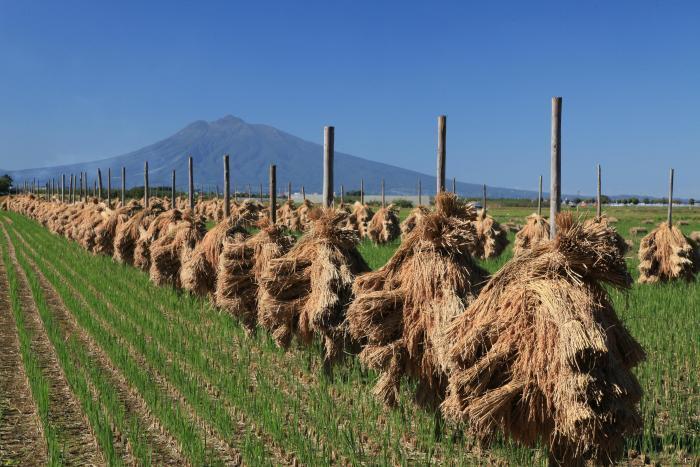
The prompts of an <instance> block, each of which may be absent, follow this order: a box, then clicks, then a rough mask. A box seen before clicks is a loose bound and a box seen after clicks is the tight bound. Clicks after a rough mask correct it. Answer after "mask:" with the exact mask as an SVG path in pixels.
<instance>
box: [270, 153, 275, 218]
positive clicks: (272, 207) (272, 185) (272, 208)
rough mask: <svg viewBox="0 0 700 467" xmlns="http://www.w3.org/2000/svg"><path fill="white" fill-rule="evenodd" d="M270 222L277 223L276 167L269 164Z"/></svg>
mask: <svg viewBox="0 0 700 467" xmlns="http://www.w3.org/2000/svg"><path fill="white" fill-rule="evenodd" d="M270 220H271V221H272V224H273V225H274V224H276V223H277V166H276V165H275V164H270Z"/></svg>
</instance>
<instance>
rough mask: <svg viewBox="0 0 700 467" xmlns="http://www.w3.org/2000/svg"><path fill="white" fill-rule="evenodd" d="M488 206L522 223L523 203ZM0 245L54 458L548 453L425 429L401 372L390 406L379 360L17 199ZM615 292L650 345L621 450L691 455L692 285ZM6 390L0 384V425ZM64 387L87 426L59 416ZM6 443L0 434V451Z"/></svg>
mask: <svg viewBox="0 0 700 467" xmlns="http://www.w3.org/2000/svg"><path fill="white" fill-rule="evenodd" d="M491 213H492V214H493V215H494V216H495V217H496V218H497V219H498V220H499V221H501V222H509V221H513V222H517V223H522V221H523V219H524V217H525V216H526V215H528V214H529V213H530V210H529V209H525V208H494V209H493V210H492V212H491ZM607 213H608V215H609V216H614V217H616V218H618V219H619V222H618V223H617V224H616V226H617V228H618V231H619V232H620V233H621V234H623V236H625V237H626V238H631V237H630V236H629V234H628V232H629V229H630V228H631V227H637V226H642V227H646V228H648V229H649V230H651V229H652V228H653V227H654V225H655V224H657V223H658V222H660V221H661V220H662V219H664V218H665V210H663V209H660V208H611V209H609V210H608V211H607ZM401 214H402V216H405V215H406V210H404V211H403V212H402V213H401ZM580 215H582V216H584V215H590V211H589V212H583V211H581V212H580ZM675 219H676V220H684V221H687V222H688V225H683V226H682V227H681V228H682V229H683V230H684V232H685V233H690V232H691V231H694V230H700V209H698V210H690V209H688V208H687V207H685V208H677V210H676V211H675ZM645 220H652V221H653V224H651V225H647V224H643V221H645ZM509 238H510V240H511V243H512V240H513V234H512V233H511V234H509ZM632 240H634V242H635V246H634V247H633V249H632V250H631V252H630V254H629V255H630V257H629V258H628V264H629V267H630V270H631V272H632V274H633V276H634V277H635V278H636V277H637V272H636V264H637V261H636V248H637V246H638V243H639V241H638V240H639V239H634V238H632ZM398 244H399V243H398V241H396V242H394V243H393V244H391V245H387V246H382V247H377V246H374V245H372V244H371V243H369V242H366V241H365V242H363V243H362V244H361V246H360V251H361V253H362V254H363V256H364V257H365V259H366V260H367V262H368V264H370V266H371V267H372V268H377V267H380V266H381V265H382V264H384V263H385V262H386V261H387V260H388V258H389V257H391V255H392V253H393V251H394V250H395V249H396V247H397V246H398ZM0 250H1V253H2V256H1V258H2V264H3V266H2V270H0V276H2V277H0V287H4V286H5V285H4V284H5V283H7V284H8V285H7V287H8V290H9V294H8V295H9V297H10V299H9V300H8V301H7V305H6V308H8V310H5V309H0V312H2V313H6V312H7V313H11V315H10V316H12V322H13V323H14V324H15V326H16V329H17V335H18V336H19V338H18V342H19V348H20V351H21V356H22V362H23V366H24V369H25V372H26V374H27V380H28V387H29V389H30V390H31V395H32V398H33V399H34V400H35V401H39V402H37V404H36V405H37V406H38V410H37V414H36V416H37V420H38V421H37V423H39V424H40V425H41V426H42V427H43V430H42V431H41V433H42V435H41V436H42V438H43V440H39V441H37V443H38V444H39V445H42V446H44V448H43V449H46V452H47V453H48V454H47V457H48V462H49V463H51V464H54V465H60V464H62V463H64V462H67V460H71V459H75V458H76V457H77V456H90V455H92V456H93V458H92V459H89V460H90V461H94V462H96V463H98V464H99V463H108V464H121V463H126V464H128V463H132V462H133V463H136V464H140V465H150V464H174V463H189V464H192V465H204V464H207V465H219V464H229V463H237V462H242V463H244V464H248V465H280V464H291V465H294V464H298V463H301V464H306V465H327V464H341V465H360V464H368V465H398V464H401V465H409V464H411V465H414V464H429V463H435V464H440V465H442V464H448V465H469V464H485V463H488V464H490V463H499V462H500V463H506V464H512V465H528V464H536V465H544V464H546V461H547V454H546V452H545V450H544V449H526V448H522V447H518V446H516V445H513V444H512V443H511V442H509V441H508V440H497V441H496V442H495V444H494V445H493V446H491V447H489V448H486V447H482V446H477V445H476V444H475V442H474V441H473V440H470V439H468V438H466V437H465V436H464V435H463V434H462V430H461V427H458V426H447V427H445V428H444V430H442V431H440V430H436V426H435V425H436V418H435V416H434V414H433V413H430V412H427V411H424V410H421V409H417V408H416V407H415V406H414V405H413V403H412V402H411V391H412V387H411V382H409V381H406V382H405V384H403V386H402V394H401V399H400V403H399V405H398V407H396V408H394V409H387V408H385V407H383V406H382V405H381V404H380V403H378V402H377V401H376V400H375V399H374V397H373V396H372V393H371V388H372V386H373V384H374V381H375V378H376V374H375V373H373V372H371V371H367V370H365V369H363V368H361V366H360V365H359V362H358V360H357V359H356V358H355V357H353V356H349V357H348V358H347V359H346V360H345V362H344V363H342V364H340V365H339V366H337V367H336V368H335V370H334V372H333V374H332V375H327V374H324V373H323V371H321V368H322V355H321V346H320V345H317V346H315V347H314V348H313V349H312V350H309V349H308V348H301V347H298V346H293V348H292V349H290V350H289V351H288V352H283V351H281V350H279V349H278V348H277V347H276V346H275V344H274V342H273V341H272V339H271V338H270V337H269V336H268V335H267V334H266V333H265V332H264V331H262V330H258V332H257V333H256V334H255V335H254V336H247V335H246V334H245V332H244V330H243V328H242V326H240V325H239V323H237V322H236V321H235V320H234V319H233V318H231V317H230V316H228V315H226V314H224V313H221V312H219V311H218V310H216V309H215V308H213V307H212V306H211V305H210V304H209V303H208V301H206V300H204V299H200V298H197V297H192V296H190V295H188V294H187V293H183V292H182V291H177V290H173V289H171V288H158V287H155V286H154V285H153V284H151V282H150V281H149V278H148V275H147V274H144V273H142V272H140V271H138V270H136V269H134V268H131V267H127V266H123V265H120V264H117V263H115V262H114V261H113V260H112V259H111V258H107V257H101V256H93V255H91V254H89V253H87V252H85V251H84V250H83V249H82V248H81V247H80V246H79V245H77V244H75V243H71V242H69V241H67V240H65V239H64V238H62V237H58V236H56V235H53V234H51V233H50V232H49V231H48V230H46V229H45V228H44V227H42V226H41V225H39V224H38V223H36V222H34V221H31V220H28V219H26V218H24V217H22V216H20V215H18V214H14V213H7V212H1V213H0ZM510 256H511V250H510V247H509V248H508V250H507V251H506V252H505V254H504V255H502V256H501V257H500V258H498V259H496V260H491V261H484V262H482V264H483V266H484V267H485V268H486V269H488V270H489V271H491V272H495V271H497V270H498V269H499V268H500V267H501V266H502V265H503V264H504V263H505V262H506V261H507V260H508V258H509V257H510ZM611 293H612V297H613V300H614V303H615V308H616V310H617V312H618V314H619V315H620V316H621V317H622V319H623V321H624V322H625V323H626V325H627V326H628V327H629V328H630V330H631V332H632V334H633V335H634V336H635V337H636V338H637V339H638V340H639V341H640V342H641V343H642V345H643V346H644V348H645V349H646V351H647V353H648V358H647V361H646V362H644V363H643V364H642V365H640V366H639V367H638V368H637V369H636V370H635V371H636V374H637V375H638V377H639V379H640V381H641V384H642V387H643V388H644V390H645V395H644V398H643V400H642V404H641V410H642V413H643V417H644V421H645V429H644V433H643V434H642V435H640V436H638V437H636V438H634V439H629V440H628V449H627V450H628V452H629V453H630V456H631V457H633V458H635V459H634V460H635V461H639V460H642V461H643V460H644V456H648V457H649V459H650V461H652V462H654V461H658V462H661V463H663V464H693V463H698V462H700V284H699V283H698V282H697V281H696V282H695V283H692V284H685V283H675V284H662V285H656V286H648V285H644V286H642V285H635V286H634V287H633V288H632V290H631V291H629V292H618V291H612V292H611ZM31 323H35V324H40V325H41V326H31V325H30V324H31ZM46 349H49V350H48V351H49V353H50V354H51V358H47V356H46V355H45V354H46V352H47V350H46ZM55 366H58V367H60V368H61V371H60V372H59V374H56V372H55V371H53V370H54V369H55V368H54V367H55ZM58 389H61V391H59V390H58ZM52 391H53V392H52ZM66 391H67V393H66ZM6 396H7V395H6V394H0V427H3V426H4V423H5V421H4V419H5V414H6V407H4V406H3V405H2V404H4V403H5V402H4V401H5V400H6V399H7V397H6ZM66 398H68V399H70V400H72V401H74V402H75V404H76V407H75V410H76V411H77V412H79V413H77V414H73V415H80V416H77V418H76V421H75V423H78V424H80V426H82V428H83V430H77V429H73V430H71V429H70V428H71V427H72V428H75V426H73V425H70V426H66V425H68V424H67V422H66V421H65V420H64V419H63V418H62V414H63V412H64V411H65V410H66V409H65V407H62V406H61V403H62V402H63V403H65V402H66V400H67V399H66ZM68 415H71V414H68ZM68 415H67V416H68ZM86 433H87V434H86ZM85 446H88V447H89V446H95V448H94V449H92V450H91V449H86V448H85ZM10 457H11V456H10V455H8V453H7V452H5V451H3V447H2V446H1V445H0V465H2V464H3V460H5V459H8V458H10ZM77 458H79V459H82V458H81V457H77ZM85 459H87V457H86V458H85ZM630 460H631V461H632V459H630Z"/></svg>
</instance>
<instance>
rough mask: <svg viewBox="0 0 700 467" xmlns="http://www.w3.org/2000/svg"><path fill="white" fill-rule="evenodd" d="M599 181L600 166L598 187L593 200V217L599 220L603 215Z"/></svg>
mask: <svg viewBox="0 0 700 467" xmlns="http://www.w3.org/2000/svg"><path fill="white" fill-rule="evenodd" d="M600 192H601V180H600V164H598V187H597V189H596V199H595V201H596V202H595V216H596V217H597V218H598V219H600V216H601V215H602V213H603V207H602V206H603V204H602V201H603V200H602V199H601V195H600Z"/></svg>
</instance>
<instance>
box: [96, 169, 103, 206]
mask: <svg viewBox="0 0 700 467" xmlns="http://www.w3.org/2000/svg"><path fill="white" fill-rule="evenodd" d="M97 188H98V191H97V199H98V200H99V201H102V171H101V170H100V169H97Z"/></svg>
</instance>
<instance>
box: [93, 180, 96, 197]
mask: <svg viewBox="0 0 700 467" xmlns="http://www.w3.org/2000/svg"><path fill="white" fill-rule="evenodd" d="M96 196H97V180H93V181H92V197H93V198H94V197H96Z"/></svg>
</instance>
